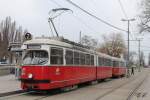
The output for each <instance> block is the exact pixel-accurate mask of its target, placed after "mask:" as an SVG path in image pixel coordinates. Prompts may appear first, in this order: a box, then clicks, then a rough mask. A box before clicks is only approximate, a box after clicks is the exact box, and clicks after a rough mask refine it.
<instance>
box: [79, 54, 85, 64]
mask: <svg viewBox="0 0 150 100" xmlns="http://www.w3.org/2000/svg"><path fill="white" fill-rule="evenodd" d="M80 64H81V65H85V54H84V53H80Z"/></svg>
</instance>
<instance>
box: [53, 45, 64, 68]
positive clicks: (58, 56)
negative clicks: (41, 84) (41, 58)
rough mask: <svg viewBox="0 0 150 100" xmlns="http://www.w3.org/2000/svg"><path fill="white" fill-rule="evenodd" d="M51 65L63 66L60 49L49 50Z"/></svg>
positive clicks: (61, 50)
mask: <svg viewBox="0 0 150 100" xmlns="http://www.w3.org/2000/svg"><path fill="white" fill-rule="evenodd" d="M51 64H58V65H62V64H63V49H62V48H56V47H52V48H51Z"/></svg>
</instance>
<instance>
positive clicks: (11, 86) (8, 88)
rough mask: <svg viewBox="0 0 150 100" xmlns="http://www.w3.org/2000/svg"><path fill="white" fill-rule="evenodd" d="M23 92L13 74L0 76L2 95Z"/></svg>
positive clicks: (0, 91)
mask: <svg viewBox="0 0 150 100" xmlns="http://www.w3.org/2000/svg"><path fill="white" fill-rule="evenodd" d="M18 90H21V87H20V81H19V80H18V79H17V78H16V77H15V75H13V74H9V75H4V76H0V95H2V94H5V93H9V92H14V91H18Z"/></svg>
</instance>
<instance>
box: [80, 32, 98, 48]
mask: <svg viewBox="0 0 150 100" xmlns="http://www.w3.org/2000/svg"><path fill="white" fill-rule="evenodd" d="M81 43H82V44H83V45H86V46H89V47H93V48H97V45H98V41H97V40H96V39H94V38H92V37H90V36H87V35H84V36H83V37H82V38H81Z"/></svg>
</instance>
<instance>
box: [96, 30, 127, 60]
mask: <svg viewBox="0 0 150 100" xmlns="http://www.w3.org/2000/svg"><path fill="white" fill-rule="evenodd" d="M103 40H104V42H103V43H101V45H100V48H99V49H98V51H99V52H102V53H106V54H108V55H111V56H114V57H121V55H123V53H124V52H125V51H126V47H125V41H124V39H123V36H122V35H121V34H120V33H113V34H111V35H109V36H107V35H104V36H103Z"/></svg>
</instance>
